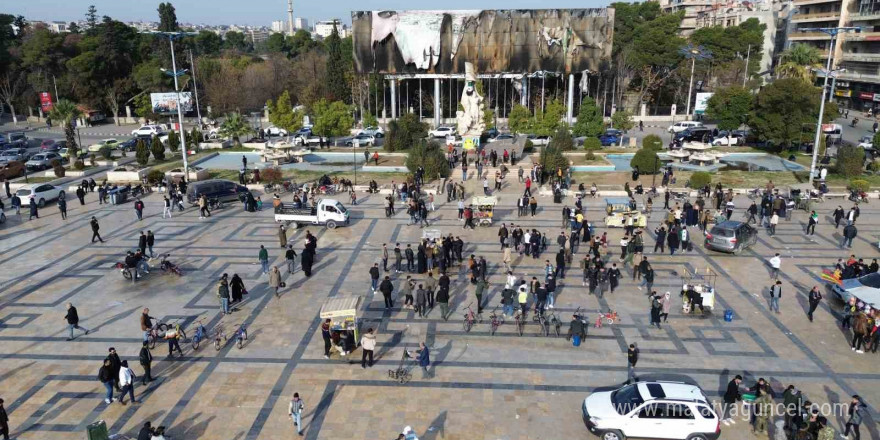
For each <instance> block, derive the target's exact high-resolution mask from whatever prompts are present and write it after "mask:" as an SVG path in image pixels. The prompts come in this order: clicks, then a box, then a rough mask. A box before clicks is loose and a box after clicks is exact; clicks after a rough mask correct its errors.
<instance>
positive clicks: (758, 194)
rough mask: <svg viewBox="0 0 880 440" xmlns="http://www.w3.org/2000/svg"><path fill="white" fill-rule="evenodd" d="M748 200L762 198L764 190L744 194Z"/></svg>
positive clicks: (753, 190)
mask: <svg viewBox="0 0 880 440" xmlns="http://www.w3.org/2000/svg"><path fill="white" fill-rule="evenodd" d="M746 195H747V196H748V198H749V200H756V199H760V198H762V197H764V190H762V189H761V188H755V189H750V190H749V192H748V194H746Z"/></svg>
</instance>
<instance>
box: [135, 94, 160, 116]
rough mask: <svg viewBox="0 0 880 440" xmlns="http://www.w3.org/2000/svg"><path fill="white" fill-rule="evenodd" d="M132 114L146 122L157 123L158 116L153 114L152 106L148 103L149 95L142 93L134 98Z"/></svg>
mask: <svg viewBox="0 0 880 440" xmlns="http://www.w3.org/2000/svg"><path fill="white" fill-rule="evenodd" d="M132 102H133V103H134V112H135V114H137V115H138V116H140V117H142V118H144V120H146V121H158V120H159V115H157V114H156V113H153V104H152V103H151V102H150V95H149V94H147V93H144V94H142V95H140V96H138V97H136V98H134V101H132Z"/></svg>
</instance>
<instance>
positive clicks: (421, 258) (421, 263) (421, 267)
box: [416, 242, 428, 273]
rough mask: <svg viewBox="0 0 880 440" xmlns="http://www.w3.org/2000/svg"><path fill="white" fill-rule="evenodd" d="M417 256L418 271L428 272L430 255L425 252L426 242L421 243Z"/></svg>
mask: <svg viewBox="0 0 880 440" xmlns="http://www.w3.org/2000/svg"><path fill="white" fill-rule="evenodd" d="M416 258H417V260H418V263H417V266H416V272H418V273H425V272H427V271H428V256H427V255H426V254H425V243H424V242H422V243H421V244H419V251H418V253H417V255H416Z"/></svg>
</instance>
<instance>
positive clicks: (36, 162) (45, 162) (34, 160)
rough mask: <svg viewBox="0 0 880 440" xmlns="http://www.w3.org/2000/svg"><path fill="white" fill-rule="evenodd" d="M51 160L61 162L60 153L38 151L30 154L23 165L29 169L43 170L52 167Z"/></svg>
mask: <svg viewBox="0 0 880 440" xmlns="http://www.w3.org/2000/svg"><path fill="white" fill-rule="evenodd" d="M53 160H58V161H59V162H61V155H60V154H58V153H39V154H35V155H33V156H31V159H30V160H29V161H27V162H26V163H25V164H24V166H26V167H27V168H28V169H29V170H44V169H47V168H52V161H53Z"/></svg>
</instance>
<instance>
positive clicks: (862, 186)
mask: <svg viewBox="0 0 880 440" xmlns="http://www.w3.org/2000/svg"><path fill="white" fill-rule="evenodd" d="M849 189H851V190H854V191H864V192H868V190H870V189H871V184H870V183H869V182H868V181H867V180H862V179H854V180H851V181H850V182H849Z"/></svg>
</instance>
